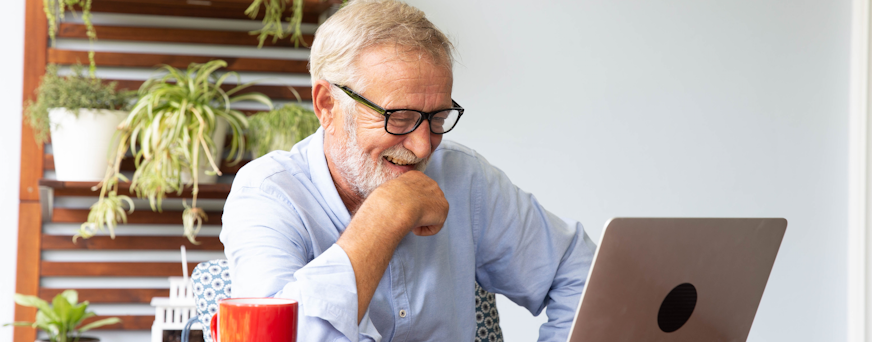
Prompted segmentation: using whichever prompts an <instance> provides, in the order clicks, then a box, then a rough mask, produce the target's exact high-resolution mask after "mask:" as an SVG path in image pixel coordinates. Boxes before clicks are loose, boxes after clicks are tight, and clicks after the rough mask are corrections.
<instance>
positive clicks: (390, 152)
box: [381, 145, 428, 164]
mask: <svg viewBox="0 0 872 342" xmlns="http://www.w3.org/2000/svg"><path fill="white" fill-rule="evenodd" d="M381 157H391V158H392V159H394V160H401V161H403V162H404V163H407V164H419V163H421V162H425V161H427V159H428V158H418V156H416V155H415V153H414V152H412V151H409V149H407V148H405V147H403V146H400V145H396V146H392V147H390V148H388V149H387V150H384V151H383V152H382V153H381Z"/></svg>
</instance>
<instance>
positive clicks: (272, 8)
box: [245, 0, 306, 48]
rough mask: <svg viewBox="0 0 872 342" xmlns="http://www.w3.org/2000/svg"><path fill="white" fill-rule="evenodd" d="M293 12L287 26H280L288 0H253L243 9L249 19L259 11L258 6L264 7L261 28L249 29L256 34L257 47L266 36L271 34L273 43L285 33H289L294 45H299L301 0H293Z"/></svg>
mask: <svg viewBox="0 0 872 342" xmlns="http://www.w3.org/2000/svg"><path fill="white" fill-rule="evenodd" d="M293 1H294V2H293V4H292V6H293V8H294V11H293V14H292V16H291V17H290V18H287V20H288V27H287V29H285V28H284V27H282V14H283V13H284V12H285V9H286V8H287V2H288V0H254V1H252V2H251V5H250V6H248V8H247V9H246V10H245V14H246V15H248V16H249V17H250V18H251V19H254V18H256V17H257V14H258V13H259V12H260V6H261V5H263V7H264V15H263V20H262V21H261V22H262V23H263V28H261V29H260V30H256V31H251V34H256V35H257V39H258V41H259V43H258V45H257V47H258V48H260V47H262V46H263V42H264V41H265V40H266V38H267V37H269V36H273V43H275V42H276V41H277V40H279V39H283V38H285V35H286V34H291V41H293V42H294V47H299V46H300V43H303V46H305V45H306V43H305V42H303V33H302V32H300V25H301V24H302V23H303V0H293Z"/></svg>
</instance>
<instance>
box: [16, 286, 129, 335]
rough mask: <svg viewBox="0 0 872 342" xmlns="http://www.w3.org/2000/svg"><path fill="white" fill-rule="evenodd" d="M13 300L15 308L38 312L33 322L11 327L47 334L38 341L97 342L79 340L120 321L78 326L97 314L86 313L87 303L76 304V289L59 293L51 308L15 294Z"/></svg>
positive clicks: (42, 301)
mask: <svg viewBox="0 0 872 342" xmlns="http://www.w3.org/2000/svg"><path fill="white" fill-rule="evenodd" d="M14 298H15V303H18V305H23V306H29V307H34V308H36V309H37V311H36V321H35V322H14V323H10V324H11V325H16V326H26V325H29V326H31V327H34V328H39V329H42V331H45V333H46V334H48V336H49V339H48V340H37V342H40V341H44V342H49V341H50V342H85V341H90V342H93V341H99V339H96V338H93V337H81V334H82V333H83V332H85V331H88V330H91V329H94V328H97V327H102V326H104V325H109V324H115V323H119V322H121V319H119V318H118V317H112V318H105V319H101V320H99V321H95V322H91V323H88V324H86V325H84V326H81V327H80V326H79V325H81V324H82V321H84V320H85V319H87V318H90V317H94V316H96V314H95V313H93V312H90V311H87V310H88V301H84V302H82V303H79V294H78V293H77V292H76V291H75V290H66V291H64V292H62V293H60V294H58V295H57V296H55V297H54V299H53V300H52V303H51V305H49V303H48V302H46V301H44V300H42V299H40V298H39V297H36V296H26V295H22V294H17V293H16V294H15V297H14ZM10 324H6V325H10Z"/></svg>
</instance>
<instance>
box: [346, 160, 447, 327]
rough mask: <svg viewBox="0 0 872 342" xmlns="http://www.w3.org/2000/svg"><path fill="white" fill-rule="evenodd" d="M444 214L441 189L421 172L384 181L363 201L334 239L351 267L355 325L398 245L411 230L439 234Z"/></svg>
mask: <svg viewBox="0 0 872 342" xmlns="http://www.w3.org/2000/svg"><path fill="white" fill-rule="evenodd" d="M447 216H448V200H446V199H445V194H443V193H442V189H440V188H439V185H438V184H436V181H434V180H432V179H430V177H427V176H426V175H424V174H423V173H422V172H419V171H409V172H406V173H404V174H403V175H401V176H399V177H397V178H396V179H393V180H390V181H387V182H385V183H384V184H382V185H381V186H379V187H378V188H377V189H376V190H375V191H373V192H372V194H370V195H369V197H367V199H366V200H365V201H364V202H363V204H362V205H361V206H360V209H358V210H357V213H356V214H354V217H353V218H352V219H351V223H350V224H349V225H348V228H346V229H345V232H344V233H342V236H340V237H339V240H338V241H336V244H337V245H339V247H342V250H344V251H345V254H347V255H348V259H349V260H350V261H351V267H352V269H354V277H355V280H356V282H357V320H358V323H359V322H360V320H361V319H363V315H364V314H365V313H366V309H367V308H368V307H369V302H370V300H372V296H373V294H375V289H376V288H377V287H378V282H379V280H381V277H382V275H384V273H385V269H386V268H387V266H388V263H390V261H391V256H393V254H394V250H395V249H396V248H397V245H399V244H400V241H402V240H403V238H404V237H406V235H408V234H409V232H413V233H415V235H420V236H429V235H434V234H436V233H438V232H439V230H440V229H442V225H444V224H445V219H446V217H447Z"/></svg>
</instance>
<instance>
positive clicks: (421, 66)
mask: <svg viewBox="0 0 872 342" xmlns="http://www.w3.org/2000/svg"><path fill="white" fill-rule="evenodd" d="M356 64H357V66H358V70H360V71H361V72H363V73H370V74H372V73H375V74H376V75H368V76H375V77H376V78H378V77H380V76H381V77H385V76H389V75H385V74H384V73H385V72H389V73H394V74H396V75H392V76H394V77H403V75H400V74H406V76H408V75H407V74H409V73H415V74H419V75H422V76H426V77H441V78H445V77H448V78H451V76H452V71H451V68H449V67H448V66H446V65H442V64H441V63H438V62H437V61H435V60H434V58H433V56H430V55H429V54H428V53H427V52H425V51H422V50H420V49H410V48H405V47H402V46H395V45H376V46H372V47H369V48H367V49H365V50H364V51H363V52H361V54H360V55H359V56H358V58H357V61H356ZM372 80H374V79H372Z"/></svg>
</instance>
